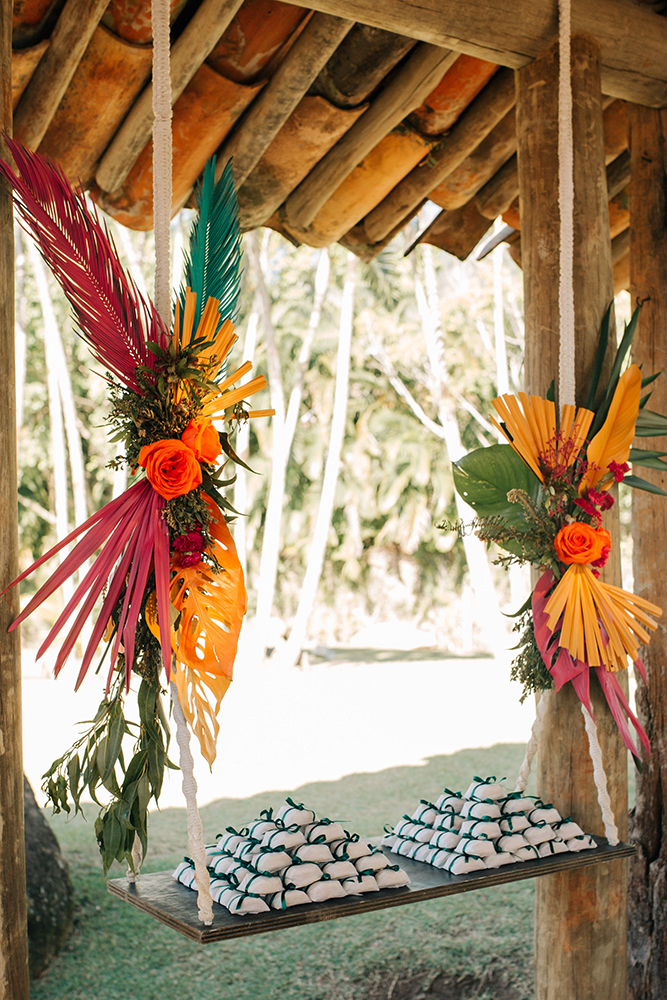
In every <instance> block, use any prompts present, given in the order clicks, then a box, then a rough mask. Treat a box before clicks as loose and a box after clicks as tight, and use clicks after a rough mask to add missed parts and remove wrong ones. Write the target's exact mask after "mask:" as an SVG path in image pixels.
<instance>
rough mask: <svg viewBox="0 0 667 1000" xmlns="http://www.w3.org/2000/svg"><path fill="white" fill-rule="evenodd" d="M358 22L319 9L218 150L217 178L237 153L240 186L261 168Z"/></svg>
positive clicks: (235, 171) (235, 165) (235, 178)
mask: <svg viewBox="0 0 667 1000" xmlns="http://www.w3.org/2000/svg"><path fill="white" fill-rule="evenodd" d="M353 26H354V21H346V20H343V19H342V18H340V17H332V16H331V15H329V14H315V15H314V16H313V17H312V18H311V19H310V21H309V22H308V24H307V25H306V27H305V28H304V29H303V31H302V32H301V34H300V35H299V37H298V38H297V40H296V42H295V43H294V45H293V46H292V48H291V49H290V51H289V52H288V54H287V55H286V56H285V58H284V60H283V61H282V62H281V64H280V66H279V67H278V69H277V70H276V72H275V73H274V74H273V76H272V77H271V79H270V80H269V82H268V83H267V85H266V87H265V88H264V89H263V90H262V92H261V93H260V94H259V96H258V97H256V98H255V100H254V101H253V103H252V104H251V106H250V108H249V109H248V112H247V114H246V115H244V117H243V119H242V121H241V123H240V125H239V126H238V127H237V128H236V129H234V131H233V132H232V134H231V135H230V136H229V138H228V139H227V140H226V142H224V143H223V145H222V147H221V148H220V150H219V151H218V159H217V165H216V179H218V178H219V177H221V176H222V172H223V170H224V169H225V166H226V164H227V161H228V160H229V158H230V157H234V180H235V182H236V188H237V190H238V188H240V187H241V185H242V184H243V182H244V180H245V179H246V178H247V177H248V175H249V174H250V173H251V171H252V170H253V169H254V168H255V167H256V165H257V164H258V163H259V161H260V159H261V158H262V156H263V154H264V153H265V151H266V150H267V149H268V147H269V146H270V145H271V142H272V141H273V139H274V138H275V137H276V135H277V134H278V132H279V131H280V129H281V128H282V127H283V125H284V124H285V122H286V121H287V119H288V118H289V116H290V115H291V114H292V112H293V111H294V109H295V108H296V106H297V104H298V103H299V101H300V100H301V98H302V97H303V96H304V94H305V93H306V91H307V90H308V88H309V87H310V85H311V83H312V82H313V80H314V79H315V77H316V76H317V75H318V73H319V72H320V70H321V69H322V68H323V67H324V65H325V64H326V62H327V61H328V59H329V57H330V56H331V55H332V54H333V53H334V52H335V51H336V49H337V48H338V46H339V45H340V43H341V42H342V40H343V39H344V38H345V36H346V35H347V33H348V32H349V31H350V30H351V29H352V27H353Z"/></svg>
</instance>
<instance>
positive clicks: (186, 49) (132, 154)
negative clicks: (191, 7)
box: [38, 0, 243, 192]
mask: <svg viewBox="0 0 667 1000" xmlns="http://www.w3.org/2000/svg"><path fill="white" fill-rule="evenodd" d="M107 2H108V0H107ZM242 3H243V0H204V2H203V3H202V5H201V7H199V9H198V10H197V11H196V12H195V14H194V15H193V17H192V20H191V21H190V23H189V24H188V25H187V27H186V28H185V30H184V31H183V34H182V35H181V36H180V37H179V38H178V39H177V40H176V42H175V43H174V45H173V46H172V49H171V103H172V105H173V104H175V103H176V101H177V100H178V98H179V97H180V96H181V94H182V93H183V91H184V90H185V88H186V87H187V85H188V83H189V82H190V80H191V79H192V77H193V76H194V75H195V73H196V72H197V70H198V69H199V67H200V66H201V64H202V63H203V62H204V59H206V57H207V56H208V55H209V54H210V53H211V51H212V50H213V49H214V48H215V45H216V43H217V41H218V39H219V38H220V36H221V35H222V33H223V31H225V30H226V29H227V27H228V26H229V24H230V23H231V21H232V18H233V17H234V15H235V14H236V12H237V10H238V9H239V7H240V6H241V5H242ZM105 6H106V4H105ZM42 61H43V60H42ZM38 69H39V67H38ZM152 132H153V84H152V83H149V84H148V86H147V87H146V88H145V89H144V90H143V91H142V92H141V95H140V96H139V98H138V99H137V101H136V102H135V104H134V105H133V107H132V110H131V111H130V113H129V114H128V116H127V118H126V119H125V121H124V122H123V124H122V125H121V127H120V128H119V129H118V131H117V132H116V135H115V137H114V139H113V141H112V142H111V143H110V145H109V146H108V147H107V150H106V152H105V154H104V156H103V157H102V159H101V161H100V165H99V167H98V169H97V174H96V177H95V180H96V181H97V183H98V184H99V186H100V187H101V188H102V190H103V191H108V192H113V191H117V190H118V188H119V187H120V186H121V184H122V183H123V181H124V180H125V178H126V177H127V175H128V174H129V172H130V170H131V169H132V167H133V166H134V164H135V161H136V159H137V157H138V156H139V153H140V152H141V151H142V149H143V148H144V146H145V145H146V143H147V142H148V140H149V139H150V137H151V134H152Z"/></svg>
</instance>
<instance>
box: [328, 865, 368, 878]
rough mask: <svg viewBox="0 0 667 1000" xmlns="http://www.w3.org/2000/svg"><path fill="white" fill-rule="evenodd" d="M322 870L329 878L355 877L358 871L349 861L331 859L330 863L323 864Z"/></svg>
mask: <svg viewBox="0 0 667 1000" xmlns="http://www.w3.org/2000/svg"><path fill="white" fill-rule="evenodd" d="M322 871H323V872H324V874H325V875H328V876H329V878H332V879H336V878H350V877H352V878H355V877H356V876H357V875H358V874H359V873H358V872H357V869H356V868H355V867H354V864H353V863H352V862H351V861H332V862H331V864H328V865H323V866H322Z"/></svg>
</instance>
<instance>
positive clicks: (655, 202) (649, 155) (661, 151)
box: [627, 104, 667, 1000]
mask: <svg viewBox="0 0 667 1000" xmlns="http://www.w3.org/2000/svg"><path fill="white" fill-rule="evenodd" d="M627 112H628V124H629V128H630V149H631V155H632V198H631V201H630V220H631V227H630V281H631V287H630V291H631V294H632V299H633V303H636V302H641V303H642V308H641V312H640V314H639V325H638V327H637V333H636V335H635V340H634V344H633V348H632V358H633V361H636V362H637V363H638V364H640V365H643V366H644V367H643V372H644V374H646V375H648V374H649V373H653V372H658V371H660V370H661V369H664V368H665V367H667V332H666V331H667V224H666V219H667V179H666V176H665V174H666V170H667V114H665V112H664V111H653V110H649V109H646V108H640V107H636V106H633V105H631V104H630V105H628V107H627ZM651 388H652V389H653V390H654V392H653V396H652V397H651V400H650V402H649V406H650V408H651V409H652V410H657V411H658V413H667V373H664V372H663V375H662V376H661V377H660V378H659V379H658V380H657V381H656V382H654V383H653V384H652V386H651ZM664 442H665V439H664V438H662V437H658V438H655V439H651V438H641V439H640V440H639V441H638V442H637V444H638V446H639V447H641V448H648V449H656V450H658V451H664V450H665V443H664ZM637 472H638V474H639V475H640V476H642V477H643V478H644V479H648V480H650V482H652V483H655V485H656V486H659V487H661V489H663V490H665V489H667V476H665V475H663V474H662V473H660V472H655V471H653V470H652V469H645V468H643V467H639V468H638V469H637ZM632 537H633V563H634V567H633V568H634V583H635V592H636V593H637V594H640V595H641V596H643V597H646V596H648V595H650V600H651V601H654V602H655V603H656V604H660V605H662V607H663V608H667V577H666V576H665V571H664V559H663V546H664V539H665V538H667V500H666V499H665V497H661V496H654V495H652V494H650V493H644V492H643V491H640V490H633V492H632ZM643 659H644V663H645V665H646V673H647V678H648V684H647V686H646V688H644V686H643V684H641V683H640V684H638V686H637V713H638V715H639V718H640V720H641V723H642V725H643V726H644V728H645V729H646V732H647V733H648V736H649V739H650V740H651V756H650V757H649V758H648V759H646V758H645V759H644V767H643V770H642V773H641V774H638V775H637V779H636V780H637V804H636V806H635V809H634V814H633V816H632V822H631V836H632V839H633V841H634V843H635V844H636V846H637V857H636V859H634V860H633V861H632V863H631V865H630V899H629V904H630V905H629V918H630V934H629V943H630V947H629V958H630V968H629V980H630V996H631V997H633V998H636V1000H644V998H645V1000H658V998H659V997H661V996H664V995H665V984H666V983H667V947H666V942H667V632H666V630H665V615H664V614H663V616H662V618H661V620H660V625H659V626H658V629H657V631H656V632H654V634H653V636H652V637H651V643H650V645H649V646H648V647H647V648H646V649H645V650H643Z"/></svg>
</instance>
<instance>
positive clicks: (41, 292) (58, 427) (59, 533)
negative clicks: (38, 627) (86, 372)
mask: <svg viewBox="0 0 667 1000" xmlns="http://www.w3.org/2000/svg"><path fill="white" fill-rule="evenodd" d="M28 253H29V254H30V262H31V264H32V269H33V275H34V278H35V283H36V285H37V294H38V296H39V303H40V306H41V309H42V324H43V328H42V334H43V337H44V357H45V360H46V386H47V390H48V397H49V426H50V430H51V463H52V467H53V498H54V507H55V514H56V539H57V541H59V542H60V541H62V539H63V538H66V537H67V535H68V534H69V519H68V511H67V508H68V502H69V495H68V489H67V450H66V448H65V429H64V425H63V411H62V408H61V400H60V357H59V352H58V348H57V341H59V340H60V333H59V331H58V324H57V322H56V317H55V314H54V312H53V303H52V302H51V295H50V292H49V285H48V279H47V277H46V270H45V268H44V264H43V262H42V259H41V257H40V256H39V252H38V251H37V249H36V247H35V246H34V244H33V243H32V241H31V242H30V244H29V245H28ZM61 350H62V345H61ZM84 520H85V518H84ZM66 556H67V549H64V550H62V551H61V552H60V554H59V556H58V561H59V562H62V561H63V559H65V557H66ZM73 592H74V591H73V584H72V580H71V579H70V580H67V581H66V583H64V584H63V587H62V594H63V598H64V601H65V603H67V601H68V600H69V599H70V597H71V596H72V594H73Z"/></svg>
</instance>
